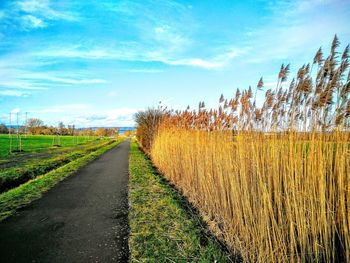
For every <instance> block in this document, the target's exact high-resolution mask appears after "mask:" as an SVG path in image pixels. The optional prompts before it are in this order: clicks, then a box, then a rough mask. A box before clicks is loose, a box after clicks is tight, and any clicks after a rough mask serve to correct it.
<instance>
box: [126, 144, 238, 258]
mask: <svg viewBox="0 0 350 263" xmlns="http://www.w3.org/2000/svg"><path fill="white" fill-rule="evenodd" d="M129 173H130V182H129V202H130V211H129V224H130V239H129V242H130V250H131V251H130V252H131V255H130V258H131V262H231V261H232V259H230V258H229V256H228V255H227V254H226V253H225V252H224V251H223V250H222V249H221V248H220V246H219V245H218V243H217V242H216V241H215V240H214V239H213V238H211V237H210V235H207V234H206V233H208V232H207V230H206V229H204V227H203V221H202V219H201V218H200V216H199V215H198V214H196V213H195V212H194V211H193V210H192V209H190V208H189V206H188V205H187V204H186V202H185V200H184V199H183V197H181V196H180V195H179V194H178V192H177V191H175V190H174V189H173V188H172V187H170V186H169V185H168V184H167V182H166V181H165V180H164V179H163V178H162V177H161V176H159V175H158V174H157V172H156V171H155V170H154V169H153V168H152V166H151V163H150V162H149V161H148V160H147V158H146V157H145V155H144V154H143V153H142V152H141V151H140V149H139V148H138V145H137V143H135V142H133V143H132V144H131V151H130V162H129Z"/></svg>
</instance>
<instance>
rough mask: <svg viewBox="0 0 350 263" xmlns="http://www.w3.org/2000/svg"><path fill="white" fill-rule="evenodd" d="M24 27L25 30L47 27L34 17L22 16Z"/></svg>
mask: <svg viewBox="0 0 350 263" xmlns="http://www.w3.org/2000/svg"><path fill="white" fill-rule="evenodd" d="M22 20H23V26H24V27H25V28H43V27H46V24H45V23H44V21H43V20H42V19H40V18H37V17H35V16H32V15H25V16H22Z"/></svg>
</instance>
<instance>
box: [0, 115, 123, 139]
mask: <svg viewBox="0 0 350 263" xmlns="http://www.w3.org/2000/svg"><path fill="white" fill-rule="evenodd" d="M9 132H11V133H16V132H17V128H13V127H7V126H6V125H5V124H0V134H7V133H9ZM19 133H20V134H31V135H79V136H101V137H102V136H103V137H104V136H114V135H118V134H119V129H118V128H98V129H96V130H93V129H91V128H88V129H76V128H75V125H67V126H66V125H65V124H64V123H63V122H60V123H59V124H58V126H57V127H54V126H49V125H45V124H44V122H43V121H42V120H40V119H37V118H30V119H28V120H27V122H26V123H25V125H23V126H20V127H19Z"/></svg>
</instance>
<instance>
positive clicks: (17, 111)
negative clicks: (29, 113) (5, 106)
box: [11, 108, 21, 113]
mask: <svg viewBox="0 0 350 263" xmlns="http://www.w3.org/2000/svg"><path fill="white" fill-rule="evenodd" d="M19 112H21V109H20V108H14V109H12V110H11V113H19Z"/></svg>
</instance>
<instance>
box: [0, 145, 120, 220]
mask: <svg viewBox="0 0 350 263" xmlns="http://www.w3.org/2000/svg"><path fill="white" fill-rule="evenodd" d="M119 143H120V141H116V142H114V143H112V144H109V145H107V146H104V147H102V148H100V149H98V150H96V151H94V152H92V153H90V154H88V155H86V156H84V157H81V158H79V159H76V160H74V161H72V162H70V163H68V164H66V165H64V166H62V167H60V168H58V169H56V170H53V171H51V172H49V173H46V174H44V175H41V176H38V177H36V178H35V179H33V180H30V181H28V182H26V183H24V184H22V185H20V186H19V187H17V188H14V189H11V190H9V191H7V192H5V193H3V194H1V195H0V221H2V220H4V219H5V218H6V217H8V216H10V215H12V214H13V213H14V212H15V211H16V210H17V209H19V208H21V207H23V206H25V205H27V204H29V203H30V202H32V201H34V200H35V199H38V198H40V197H41V195H42V194H43V193H44V192H46V191H47V190H49V189H50V188H52V187H53V186H54V185H55V184H57V183H58V182H60V181H62V180H63V179H64V178H66V177H67V176H69V175H71V174H73V173H74V172H76V171H77V170H78V169H79V168H81V167H82V166H84V165H86V164H87V163H89V162H90V161H92V160H94V159H95V158H97V157H99V156H100V155H102V154H103V153H105V152H106V151H108V150H110V149H112V148H113V147H115V146H116V145H117V144H119Z"/></svg>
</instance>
